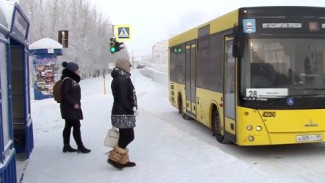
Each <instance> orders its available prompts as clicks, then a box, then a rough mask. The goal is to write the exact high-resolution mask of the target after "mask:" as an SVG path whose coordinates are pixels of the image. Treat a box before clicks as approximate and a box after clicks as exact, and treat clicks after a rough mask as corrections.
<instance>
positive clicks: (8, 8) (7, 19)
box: [0, 0, 15, 31]
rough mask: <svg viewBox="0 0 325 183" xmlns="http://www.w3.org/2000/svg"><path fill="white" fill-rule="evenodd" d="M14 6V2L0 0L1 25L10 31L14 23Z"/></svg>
mask: <svg viewBox="0 0 325 183" xmlns="http://www.w3.org/2000/svg"><path fill="white" fill-rule="evenodd" d="M14 8H15V3H14V2H10V1H5V0H0V26H1V27H2V28H4V29H6V30H8V31H9V30H10V27H11V24H12V16H13V12H14Z"/></svg>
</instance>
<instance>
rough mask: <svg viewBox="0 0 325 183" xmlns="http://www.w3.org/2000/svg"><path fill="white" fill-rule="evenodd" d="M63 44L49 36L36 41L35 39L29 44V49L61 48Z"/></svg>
mask: <svg viewBox="0 0 325 183" xmlns="http://www.w3.org/2000/svg"><path fill="white" fill-rule="evenodd" d="M62 48H63V46H62V45H61V44H60V43H59V42H57V41H54V40H53V39H50V38H43V39H40V40H38V41H35V42H34V43H32V44H31V45H29V49H30V50H37V49H62Z"/></svg>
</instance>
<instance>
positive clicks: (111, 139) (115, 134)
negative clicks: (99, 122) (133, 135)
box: [104, 127, 120, 147]
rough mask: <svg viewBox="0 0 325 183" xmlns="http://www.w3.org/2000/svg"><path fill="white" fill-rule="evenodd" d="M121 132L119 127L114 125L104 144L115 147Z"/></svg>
mask: <svg viewBox="0 0 325 183" xmlns="http://www.w3.org/2000/svg"><path fill="white" fill-rule="evenodd" d="M119 136H120V133H119V131H118V129H117V128H115V127H112V128H111V129H109V130H108V132H107V135H106V138H105V140H104V145H105V146H108V147H114V146H116V145H117V142H118V139H119Z"/></svg>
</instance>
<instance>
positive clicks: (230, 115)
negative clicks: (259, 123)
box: [221, 36, 236, 140]
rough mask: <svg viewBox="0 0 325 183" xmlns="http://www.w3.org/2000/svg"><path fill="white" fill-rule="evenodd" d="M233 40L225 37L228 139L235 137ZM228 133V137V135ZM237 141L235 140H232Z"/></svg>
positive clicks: (226, 123) (225, 111)
mask: <svg viewBox="0 0 325 183" xmlns="http://www.w3.org/2000/svg"><path fill="white" fill-rule="evenodd" d="M232 42H233V40H232V38H230V37H227V36H226V37H225V42H224V45H225V49H224V50H225V51H224V66H223V67H224V69H223V71H224V93H223V96H224V124H221V125H224V130H225V133H224V136H227V138H231V137H230V136H229V135H230V134H229V133H231V134H233V135H231V136H232V138H234V137H235V126H236V125H235V121H236V117H235V107H236V103H235V102H236V100H235V73H236V72H235V69H236V65H235V58H234V57H233V56H232ZM227 133H228V135H227ZM232 140H235V139H232Z"/></svg>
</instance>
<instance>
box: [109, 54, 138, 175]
mask: <svg viewBox="0 0 325 183" xmlns="http://www.w3.org/2000/svg"><path fill="white" fill-rule="evenodd" d="M115 65H116V67H115V68H114V69H113V71H112V73H111V75H112V78H113V80H112V83H111V88H112V93H113V97H114V103H113V108H112V114H111V120H112V125H113V126H114V127H116V128H118V129H119V132H120V136H119V140H118V144H117V145H116V146H115V147H114V148H113V150H112V151H110V153H109V156H108V160H107V162H108V163H109V164H111V165H113V166H114V167H116V168H119V169H122V168H124V167H132V166H135V165H136V164H135V163H134V162H130V160H129V156H128V152H129V151H128V149H127V148H126V147H127V146H128V145H129V144H130V143H131V142H132V141H133V140H134V130H133V128H134V127H135V115H134V114H135V113H136V110H137V109H138V106H137V98H136V93H135V89H134V86H133V84H132V81H131V78H130V76H131V74H130V70H131V64H130V62H129V61H128V60H126V59H118V60H117V61H116V64H115Z"/></svg>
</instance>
